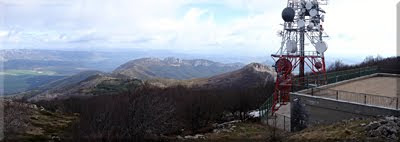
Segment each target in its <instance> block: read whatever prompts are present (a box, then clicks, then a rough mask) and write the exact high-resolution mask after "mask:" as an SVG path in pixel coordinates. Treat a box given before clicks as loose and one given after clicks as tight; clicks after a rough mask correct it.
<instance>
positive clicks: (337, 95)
mask: <svg viewBox="0 0 400 142" xmlns="http://www.w3.org/2000/svg"><path fill="white" fill-rule="evenodd" d="M336 100H339V91H338V90H336Z"/></svg>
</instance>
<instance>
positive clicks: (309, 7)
mask: <svg viewBox="0 0 400 142" xmlns="http://www.w3.org/2000/svg"><path fill="white" fill-rule="evenodd" d="M313 6H314V4H313V3H312V2H311V1H309V2H307V3H306V9H307V10H310V9H311V8H312V7H313Z"/></svg>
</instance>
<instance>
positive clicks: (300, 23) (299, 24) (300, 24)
mask: <svg viewBox="0 0 400 142" xmlns="http://www.w3.org/2000/svg"><path fill="white" fill-rule="evenodd" d="M305 25H306V23H305V22H304V20H299V21H297V26H298V27H299V28H303V27H304V26H305Z"/></svg>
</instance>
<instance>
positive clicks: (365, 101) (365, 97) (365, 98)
mask: <svg viewBox="0 0 400 142" xmlns="http://www.w3.org/2000/svg"><path fill="white" fill-rule="evenodd" d="M364 104H367V94H364Z"/></svg>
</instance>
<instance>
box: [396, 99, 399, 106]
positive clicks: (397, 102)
mask: <svg viewBox="0 0 400 142" xmlns="http://www.w3.org/2000/svg"><path fill="white" fill-rule="evenodd" d="M396 109H399V97H397V101H396Z"/></svg>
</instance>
